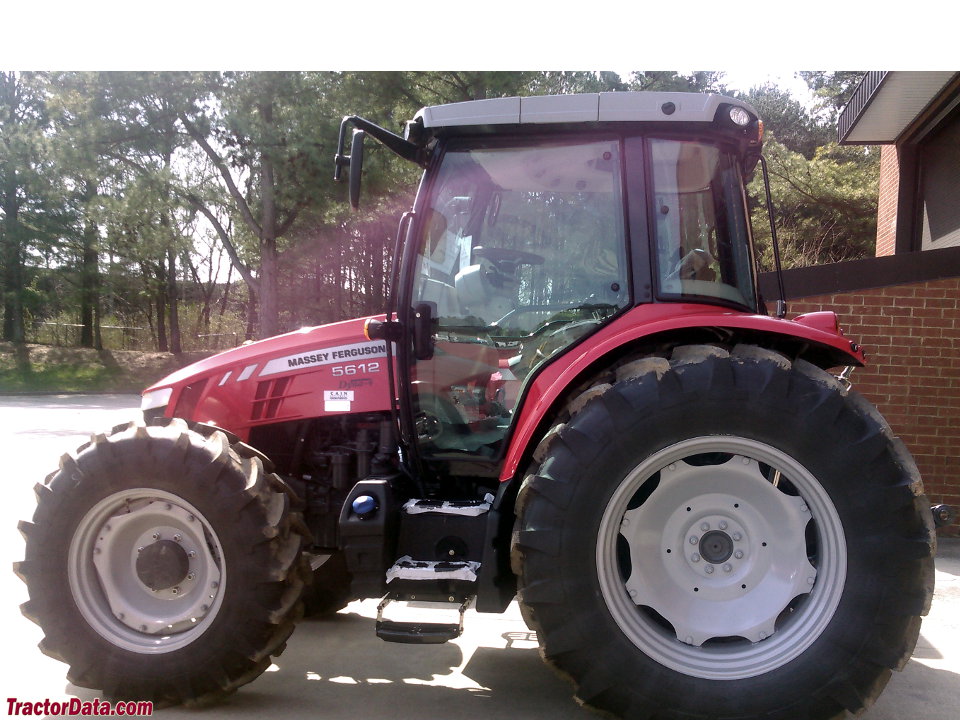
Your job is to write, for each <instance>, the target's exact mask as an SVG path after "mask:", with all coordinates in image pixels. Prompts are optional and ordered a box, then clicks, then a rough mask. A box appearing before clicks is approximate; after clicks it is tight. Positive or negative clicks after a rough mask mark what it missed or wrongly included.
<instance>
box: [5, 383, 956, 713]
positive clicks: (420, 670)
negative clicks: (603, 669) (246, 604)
mask: <svg viewBox="0 0 960 720" xmlns="http://www.w3.org/2000/svg"><path fill="white" fill-rule="evenodd" d="M137 402H138V398H137V397H136V396H126V395H111V396H70V397H50V396H47V397H30V398H26V397H19V398H17V397H0V452H2V457H3V458H4V469H5V472H4V481H5V483H6V486H7V489H8V493H7V499H6V501H5V502H3V503H2V504H0V538H2V542H0V550H2V554H3V555H2V558H0V593H2V597H3V598H4V601H3V603H2V604H0V623H2V625H0V627H2V628H3V631H4V637H5V640H6V643H5V647H6V649H7V652H6V653H5V656H6V658H7V662H5V663H4V665H5V669H4V672H3V675H2V676H0V692H2V693H4V694H3V695H0V701H3V700H4V699H5V698H19V699H20V700H30V701H38V700H39V701H42V700H44V699H45V698H49V699H51V700H68V699H69V698H71V697H75V696H76V697H80V698H83V699H92V698H95V697H97V694H96V693H94V692H91V691H87V690H83V689H80V688H76V687H74V686H72V685H70V684H68V683H67V682H66V680H65V666H64V665H62V664H61V663H59V662H57V661H55V660H52V659H50V658H47V657H45V656H44V655H42V654H41V653H40V652H39V651H38V650H37V649H36V645H37V643H38V642H39V641H40V638H41V633H40V630H39V628H37V627H36V626H35V625H33V623H31V622H29V621H27V620H26V619H25V618H23V617H22V616H21V615H20V613H19V611H18V609H17V606H18V605H19V604H20V603H21V602H23V601H24V600H26V589H25V587H24V586H23V584H22V583H21V582H20V581H19V580H18V579H17V578H16V577H15V576H14V575H13V573H12V572H9V571H3V570H2V568H4V567H5V568H10V566H11V563H12V562H13V561H15V560H18V559H21V558H22V557H23V541H22V539H21V538H20V535H19V533H18V532H17V531H16V523H17V520H19V519H21V518H28V517H30V515H31V514H32V512H33V502H34V500H33V493H32V492H31V488H32V486H33V485H34V483H36V482H41V481H42V480H43V477H44V476H45V474H46V473H47V472H50V471H51V470H53V469H54V468H55V467H56V462H57V458H58V457H59V455H60V454H61V453H63V452H64V451H66V450H69V449H72V448H74V447H75V446H76V445H78V444H80V443H82V442H84V441H85V440H86V438H87V436H88V434H89V433H90V432H93V431H103V430H105V429H109V428H110V427H112V426H113V425H116V424H118V423H120V422H122V421H124V420H126V419H131V418H133V417H135V416H136V406H137ZM375 616H376V602H375V601H363V602H355V603H352V604H351V605H349V606H348V607H347V608H346V609H345V610H343V611H341V612H340V613H339V614H337V615H336V616H334V617H332V618H330V619H327V620H308V621H304V622H303V623H301V624H300V626H299V627H298V628H297V631H296V632H295V633H294V635H293V637H292V638H291V640H290V642H289V644H288V647H287V650H286V652H285V653H284V654H283V655H282V656H281V657H280V658H278V659H277V662H276V664H275V665H274V666H273V667H271V669H270V670H269V671H268V672H267V673H266V674H265V675H263V676H262V677H261V678H259V679H258V680H256V681H255V682H253V683H252V684H250V685H247V686H245V687H244V688H242V689H241V690H240V691H239V692H238V693H236V694H235V695H234V696H233V697H231V698H230V699H229V700H228V701H227V702H225V703H224V704H222V705H219V706H217V707H214V708H211V709H209V710H206V711H204V712H203V718H204V720H226V718H231V720H242V719H243V718H250V719H251V720H263V718H264V717H305V716H307V715H308V714H309V715H313V716H317V717H322V718H324V720H341V719H342V720H347V719H349V720H355V719H356V718H364V719H365V720H381V719H384V720H386V719H387V718H390V719H393V718H398V717H400V718H412V717H417V718H437V719H438V720H439V719H441V718H442V719H443V720H459V719H463V720H473V719H476V720H489V718H491V717H512V718H531V719H536V718H544V719H546V718H550V719H551V720H565V719H567V718H569V719H571V720H577V719H579V720H583V719H584V718H589V717H592V715H590V714H589V713H587V712H586V711H584V710H582V709H580V708H579V707H578V706H577V705H576V704H575V703H574V702H573V701H572V700H571V692H570V689H569V687H568V686H567V684H566V683H565V682H563V681H562V680H560V679H559V678H557V677H555V676H554V675H553V673H552V672H551V671H550V670H549V669H548V668H547V667H546V666H545V665H544V664H543V663H542V662H541V661H540V658H539V656H538V654H537V650H536V643H535V641H534V637H533V635H532V633H530V632H529V631H528V630H527V628H526V626H525V625H524V624H523V621H522V620H521V618H520V614H519V612H518V611H517V608H516V605H512V606H511V607H510V608H509V610H508V611H507V612H506V613H504V614H503V615H481V614H477V613H475V612H473V611H470V612H468V613H467V621H466V630H465V633H464V635H463V636H462V637H461V638H459V639H458V640H456V641H454V642H450V643H447V644H445V645H439V646H415V645H395V644H390V643H384V642H383V641H381V640H379V639H378V638H377V637H376V636H375V635H374V630H373V623H374V620H373V619H374V617H375ZM958 698H960V541H957V540H953V541H947V542H944V543H941V552H940V554H939V556H938V560H937V592H936V598H935V600H934V606H933V611H932V612H931V615H930V617H929V618H928V619H927V620H925V621H924V625H923V631H922V635H921V638H920V643H919V645H918V647H917V651H916V653H915V655H914V659H913V660H911V661H910V663H909V664H908V665H907V667H906V668H905V670H904V671H903V672H902V673H895V674H894V677H893V679H892V680H891V682H890V685H889V686H888V688H887V691H886V692H885V693H884V694H883V696H882V697H881V698H880V700H879V701H878V702H877V704H876V705H875V706H874V707H873V708H871V709H870V710H869V711H868V712H867V713H866V714H865V715H864V716H863V717H864V718H865V720H904V719H905V718H918V719H919V720H955V718H957V717H960V707H958ZM157 714H158V715H160V716H161V717H164V718H170V720H173V719H175V718H188V717H189V718H190V719H191V720H197V717H198V715H197V713H196V712H195V711H189V710H185V709H183V708H170V709H167V710H163V711H160V712H158V713H157Z"/></svg>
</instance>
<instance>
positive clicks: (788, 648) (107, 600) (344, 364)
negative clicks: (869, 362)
mask: <svg viewBox="0 0 960 720" xmlns="http://www.w3.org/2000/svg"><path fill="white" fill-rule="evenodd" d="M351 125H352V126H354V127H355V128H356V129H355V130H354V134H353V136H352V143H351V150H350V154H349V155H348V156H347V155H343V154H339V153H338V155H337V158H336V172H337V174H339V173H340V170H341V168H343V167H349V179H350V196H351V201H352V202H353V204H354V205H356V203H357V198H358V196H359V188H360V176H361V167H362V157H363V152H362V151H363V142H364V137H365V135H370V136H371V137H373V138H374V139H376V140H378V141H379V142H381V143H382V144H384V145H385V146H386V147H388V148H389V149H390V150H392V151H393V152H395V153H397V154H398V155H400V156H401V157H403V158H405V159H407V160H409V161H411V162H414V163H417V164H418V165H420V166H422V168H423V169H424V175H423V181H422V184H421V186H420V191H419V193H418V195H417V199H416V202H415V204H414V207H413V209H412V211H411V212H408V213H406V214H405V215H404V216H403V219H402V220H401V221H400V225H399V230H398V236H397V250H396V254H395V270H394V274H393V278H392V287H391V294H390V297H391V306H390V307H387V308H385V313H384V314H383V315H380V316H379V317H375V318H365V319H358V320H350V321H346V322H340V323H335V324H332V325H327V326H323V327H312V328H304V329H302V330H298V331H296V332H292V333H288V334H286V335H282V336H279V337H275V338H271V339H268V340H264V341H261V342H257V343H253V344H249V345H246V346H243V347H239V348H236V349H234V350H229V351H227V352H224V353H221V354H219V355H217V356H215V357H212V358H209V359H207V360H203V361H201V362H199V363H197V364H195V365H192V366H190V367H188V368H186V369H184V370H181V371H179V372H176V373H174V374H173V375H171V376H170V377H167V378H166V379H164V380H162V381H160V382H159V383H157V384H156V385H154V386H152V387H150V388H149V389H147V390H146V391H145V392H144V394H143V410H144V422H143V423H135V424H130V425H125V426H121V427H117V428H114V429H113V430H112V431H111V432H109V433H107V434H103V435H97V436H95V437H93V438H92V440H91V442H90V443H88V444H87V445H85V446H83V447H81V448H80V449H79V450H78V451H77V452H76V453H75V454H71V455H66V456H64V458H63V459H62V460H61V463H60V469H59V470H58V471H57V472H55V473H53V474H52V475H50V477H48V478H47V480H46V482H45V483H44V484H42V485H39V486H38V487H37V495H38V497H39V501H38V507H37V510H36V514H35V515H34V518H33V521H32V522H24V523H22V524H21V529H22V531H23V534H24V535H25V537H26V558H25V560H24V561H23V562H22V563H19V564H18V567H17V570H18V573H19V574H20V575H21V577H22V578H23V579H24V580H25V581H26V583H27V585H28V587H29V592H30V600H29V602H27V603H26V604H24V606H23V611H24V613H25V614H26V615H27V616H28V617H30V618H32V619H34V620H35V621H36V622H38V623H39V624H40V625H41V626H42V628H43V630H44V632H45V635H46V638H45V640H44V641H43V643H42V645H41V647H42V649H43V651H44V652H46V653H48V654H51V655H53V656H54V657H57V658H59V659H62V660H63V661H64V662H66V663H68V664H69V665H70V671H69V673H68V677H69V679H70V681H71V682H73V683H75V684H77V685H81V686H84V687H91V688H97V689H101V690H103V691H104V692H105V693H106V694H107V695H109V696H114V697H121V698H128V699H129V698H146V699H153V700H154V701H157V702H164V703H167V702H174V703H176V702H185V703H202V702H207V701H209V700H212V699H216V698H217V697H219V696H222V695H224V694H225V693H229V692H231V691H232V690H234V689H235V688H237V687H239V686H241V685H243V684H245V683H247V682H250V681H251V680H253V679H254V678H256V677H257V676H258V675H259V674H260V673H261V672H263V671H264V670H265V669H266V668H267V667H268V666H269V665H270V663H271V656H272V655H276V654H278V653H279V652H280V651H281V650H282V649H283V647H284V643H285V641H286V639H287V638H288V637H289V635H290V633H291V632H292V631H293V628H294V623H295V621H296V620H297V618H298V617H299V614H300V612H301V608H302V607H303V606H304V605H305V606H306V608H307V611H308V612H314V613H319V612H330V611H335V610H337V609H338V608H340V607H342V606H343V605H344V604H345V603H346V602H348V601H349V600H351V599H353V598H383V602H382V603H381V605H380V617H379V618H378V621H377V633H378V635H379V636H380V637H382V638H383V639H384V640H388V641H395V642H419V643H429V642H444V641H446V640H448V639H451V638H454V637H456V636H457V635H458V634H459V633H460V631H461V629H462V621H463V611H464V610H465V609H466V608H467V607H470V606H473V607H475V608H476V610H478V611H479V612H502V611H503V610H504V609H505V608H506V607H507V606H508V604H509V603H510V602H511V601H512V600H513V599H514V598H516V599H517V600H518V601H519V604H520V608H521V610H522V612H523V616H524V618H525V619H526V621H527V623H528V624H529V626H530V627H531V628H532V629H533V630H535V631H536V633H537V636H538V638H539V642H540V646H541V651H542V654H543V656H544V658H546V659H547V661H548V662H549V663H550V664H551V665H553V666H555V667H556V668H557V669H558V670H559V671H561V672H562V673H563V674H565V675H566V676H568V677H570V678H572V680H573V682H574V683H575V684H576V693H577V695H578V697H579V699H580V700H581V701H582V702H584V703H586V704H589V705H591V706H594V707H597V708H600V709H602V710H606V711H609V712H611V713H614V714H617V715H621V716H624V717H635V718H654V717H655V718H661V719H663V718H676V719H679V718H729V717H737V718H761V717H762V718H796V717H804V718H811V719H817V718H833V717H835V716H838V715H840V714H843V712H844V711H845V710H849V711H851V712H857V711H859V710H861V709H863V708H864V707H866V706H868V705H869V704H870V703H871V702H872V700H873V699H874V698H875V697H876V696H877V695H878V694H879V693H880V691H881V689H882V688H883V686H884V684H885V683H886V681H887V679H888V677H889V676H890V670H891V669H899V668H900V667H902V666H903V664H904V663H905V662H906V660H907V659H908V658H909V657H910V654H911V651H912V649H913V647H914V644H915V642H916V639H917V635H918V632H919V628H920V617H921V616H922V615H924V614H925V613H926V611H927V609H928V606H929V603H930V599H931V595H932V589H933V554H934V546H935V536H934V530H933V521H932V518H931V514H930V511H929V506H928V505H927V501H926V498H925V497H924V494H923V488H922V483H921V480H920V476H919V474H918V471H917V468H916V466H915V465H914V462H913V460H912V459H911V457H910V455H909V453H908V452H907V450H906V449H905V448H904V446H903V444H902V443H901V442H900V441H899V440H898V439H897V438H896V437H895V436H894V435H893V433H892V432H891V430H890V427H889V426H888V425H887V423H886V422H885V421H884V420H883V418H882V417H881V416H880V414H879V413H878V412H877V410H876V409H875V408H873V407H872V406H871V405H870V404H869V403H868V402H867V401H866V400H864V399H863V398H862V397H861V396H860V395H858V394H857V393H856V392H854V391H853V390H851V388H850V383H849V380H848V379H847V378H848V375H849V370H850V369H852V368H853V367H856V366H859V365H862V364H863V363H864V355H863V351H862V349H861V348H860V347H859V346H858V345H857V344H856V343H855V342H853V341H851V340H850V339H848V338H846V337H844V335H843V333H842V332H841V331H840V329H839V328H838V325H837V318H836V316H835V315H834V314H833V313H830V312H822V313H813V314H810V315H805V316H800V317H796V318H794V319H793V320H788V319H786V318H785V305H784V303H783V297H782V290H781V297H780V301H779V302H778V303H777V311H776V312H775V314H774V315H773V316H771V315H770V314H768V313H767V310H766V306H765V302H764V300H763V298H761V297H760V295H759V293H758V290H757V280H756V272H757V271H756V261H755V256H754V250H753V245H752V239H751V227H750V218H749V213H748V205H747V198H746V194H745V189H744V183H745V178H747V177H749V176H750V175H751V174H752V173H753V171H754V168H755V166H756V165H757V163H758V162H759V161H760V160H761V157H760V151H761V144H762V124H761V122H760V120H759V119H758V117H757V114H756V111H755V110H754V109H753V108H752V107H750V106H749V105H747V104H745V103H743V102H741V101H739V100H734V99H731V98H727V97H721V96H717V95H693V94H676V93H600V94H588V95H571V96H556V97H524V98H501V99H493V100H482V101H475V102H467V103H458V104H453V105H443V106H438V107H429V108H424V109H423V110H422V111H420V112H419V113H418V114H417V116H416V117H415V118H414V120H412V121H411V122H410V123H408V125H407V129H406V131H405V133H404V135H403V136H402V137H401V136H399V135H396V134H394V133H391V132H389V131H387V130H385V129H383V128H381V127H379V126H377V125H375V124H373V123H371V122H369V121H367V120H364V119H362V118H358V117H348V118H345V119H344V122H343V125H342V127H341V138H340V152H341V153H342V152H343V149H344V140H345V131H346V129H347V128H348V127H349V126H351ZM768 202H769V193H768ZM781 287H782V286H781ZM831 368H846V370H844V371H843V372H842V373H840V375H839V377H838V376H835V375H833V374H831V372H829V369H831ZM414 598H416V599H417V600H424V601H436V602H443V603H451V604H452V605H451V607H452V608H453V609H459V611H460V623H456V622H454V623H440V622H437V623H424V622H420V621H417V622H405V621H403V620H397V619H394V620H390V619H387V618H386V616H387V615H388V614H395V611H396V610H397V609H398V607H400V608H402V605H400V604H399V603H400V601H409V600H411V599H414ZM390 602H398V605H396V606H394V607H393V612H390V613H388V612H387V607H388V603H390Z"/></svg>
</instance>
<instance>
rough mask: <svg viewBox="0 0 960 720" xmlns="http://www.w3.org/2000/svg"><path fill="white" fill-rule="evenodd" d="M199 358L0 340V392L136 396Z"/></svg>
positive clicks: (194, 356)
mask: <svg viewBox="0 0 960 720" xmlns="http://www.w3.org/2000/svg"><path fill="white" fill-rule="evenodd" d="M198 358H199V356H198V355H193V354H191V355H190V356H180V357H177V356H174V355H172V354H170V353H159V352H139V351H135V350H99V351H98V350H93V349H90V348H63V347H51V346H47V345H22V344H14V343H7V342H0V393H47V392H135V393H138V392H140V391H141V390H143V388H145V387H147V386H148V385H151V384H153V383H154V382H156V381H157V380H160V379H161V378H163V377H165V376H166V375H168V374H170V373H171V372H173V371H174V370H176V369H177V368H179V367H182V366H183V365H186V364H188V363H189V362H192V361H194V360H196V359H198Z"/></svg>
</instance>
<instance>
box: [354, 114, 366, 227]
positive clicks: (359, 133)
mask: <svg viewBox="0 0 960 720" xmlns="http://www.w3.org/2000/svg"><path fill="white" fill-rule="evenodd" d="M366 136H367V134H366V133H365V132H364V131H363V130H354V131H353V139H352V140H351V141H350V207H352V208H353V209H354V210H356V209H357V208H358V207H360V175H361V172H362V171H363V139H364V138H365V137H366Z"/></svg>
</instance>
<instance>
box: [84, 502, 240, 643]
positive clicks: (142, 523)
mask: <svg viewBox="0 0 960 720" xmlns="http://www.w3.org/2000/svg"><path fill="white" fill-rule="evenodd" d="M160 542H165V543H167V544H168V545H169V547H170V548H172V549H173V551H174V552H175V553H176V554H177V555H178V559H179V560H180V561H181V562H182V567H183V572H182V573H177V575H178V579H177V580H176V582H172V583H164V585H166V586H165V587H160V588H152V587H149V586H148V585H147V584H145V582H144V580H143V578H142V577H141V575H140V574H138V569H137V567H138V566H137V559H138V556H140V554H141V553H142V552H144V551H148V552H149V550H150V548H151V546H153V547H157V545H156V544H157V543H160ZM67 574H68V578H69V583H70V591H71V593H72V594H73V598H74V601H75V602H76V604H77V607H78V608H79V609H80V612H81V614H82V615H83V617H84V619H85V620H86V621H87V622H88V623H89V625H90V627H92V628H93V629H94V630H95V631H96V632H97V633H99V634H100V635H101V636H102V637H104V638H105V639H106V640H108V641H110V642H111V643H112V644H113V645H115V646H117V647H121V648H124V649H126V650H131V651H133V652H138V653H148V654H151V653H165V652H170V651H173V650H177V649H179V648H182V647H184V646H186V645H188V644H190V643H191V642H193V641H194V640H195V639H196V638H197V637H199V635H200V634H202V633H203V632H204V631H205V630H206V629H207V627H209V625H210V623H211V622H212V621H213V619H214V618H215V617H216V615H217V611H218V609H219V607H220V604H221V602H222V600H223V590H224V583H225V582H226V573H225V568H224V566H223V548H222V546H221V544H220V540H219V539H218V537H217V535H216V533H215V532H214V531H213V529H212V528H211V527H210V524H209V523H208V522H207V521H206V519H205V518H204V517H203V515H202V514H200V512H199V511H197V509H196V508H195V507H193V506H192V505H191V504H190V503H187V502H185V501H184V500H183V499H182V498H180V497H178V496H176V495H174V494H172V493H168V492H165V491H162V490H155V489H149V488H136V489H131V490H125V491H122V492H118V493H114V494H112V495H109V496H108V497H106V498H104V499H103V500H101V501H100V502H98V503H97V504H96V505H94V506H93V507H92V508H91V509H90V510H89V511H88V512H87V513H86V515H84V517H83V519H82V520H81V521H80V524H79V525H78V527H77V530H76V532H75V533H74V536H73V538H72V540H71V542H70V549H69V552H68V558H67ZM181 575H182V576H181Z"/></svg>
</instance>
